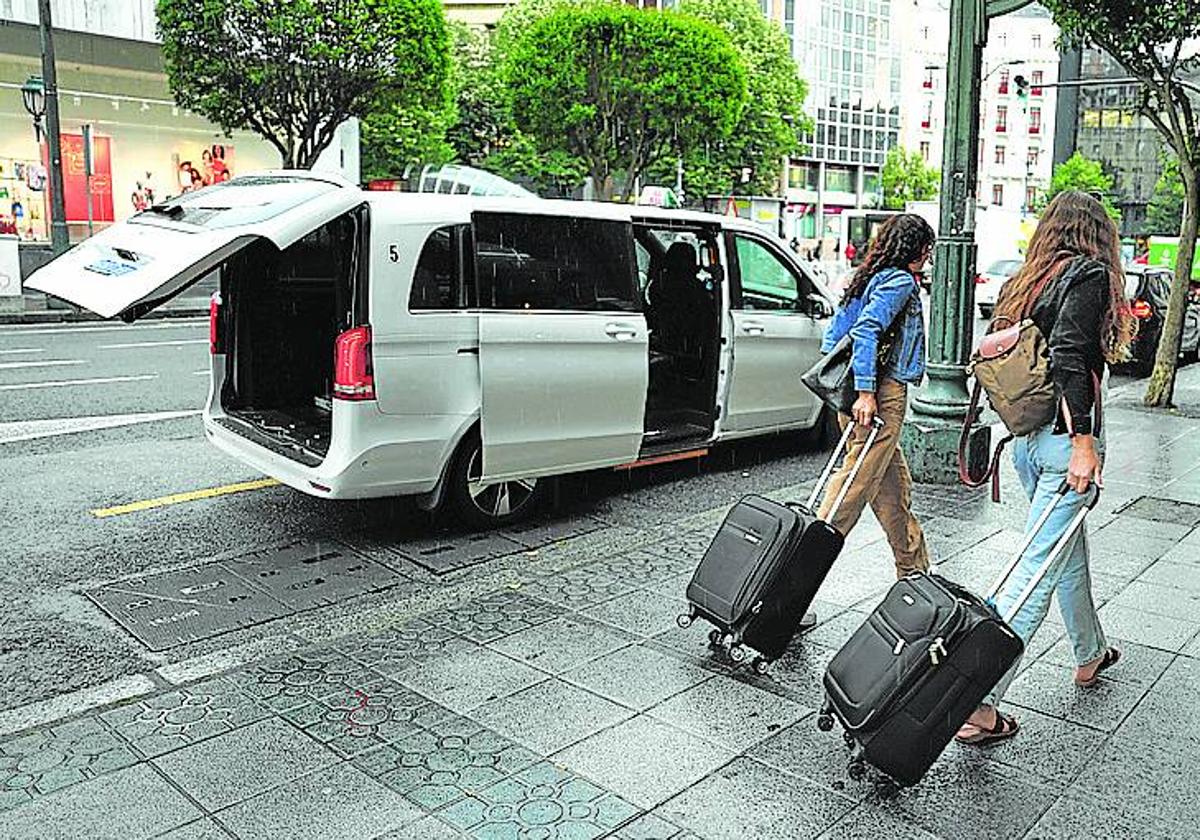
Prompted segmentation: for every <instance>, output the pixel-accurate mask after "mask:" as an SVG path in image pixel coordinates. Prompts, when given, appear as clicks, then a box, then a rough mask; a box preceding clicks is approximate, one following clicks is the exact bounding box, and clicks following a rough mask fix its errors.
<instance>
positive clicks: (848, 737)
mask: <svg viewBox="0 0 1200 840" xmlns="http://www.w3.org/2000/svg"><path fill="white" fill-rule="evenodd" d="M842 740H843V741H845V742H846V746H847V747H853V746H854V744H855V743H856V741H855V740H854V736H853V735H851V734H850V733H849V732H843V733H842Z"/></svg>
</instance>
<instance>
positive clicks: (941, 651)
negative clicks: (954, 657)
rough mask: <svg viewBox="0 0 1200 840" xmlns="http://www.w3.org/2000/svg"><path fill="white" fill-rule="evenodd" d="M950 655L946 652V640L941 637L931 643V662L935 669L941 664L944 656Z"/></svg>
mask: <svg viewBox="0 0 1200 840" xmlns="http://www.w3.org/2000/svg"><path fill="white" fill-rule="evenodd" d="M949 655H950V654H949V653H948V652H947V651H946V640H945V639H943V638H942V637H941V636H938V637H937V638H936V639H934V640H933V641H932V642H931V643H930V645H929V661H930V662H932V663H933V667H935V668H936V667H937V666H938V665H939V664H940V663H941V661H942V657H943V656H949Z"/></svg>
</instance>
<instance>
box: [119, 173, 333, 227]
mask: <svg viewBox="0 0 1200 840" xmlns="http://www.w3.org/2000/svg"><path fill="white" fill-rule="evenodd" d="M337 189H341V187H339V186H338V185H337V184H334V183H331V182H329V181H317V180H313V179H311V178H295V177H289V176H286V175H251V176H243V177H240V178H234V179H233V180H232V181H225V182H224V183H220V184H214V185H213V186H211V187H205V188H204V189H201V190H196V191H195V192H188V193H184V194H183V195H180V196H177V197H176V198H172V199H170V200H168V201H166V202H163V203H162V204H156V205H154V206H153V207H151V208H150V209H149V210H144V211H142V212H141V213H138V214H137V215H136V216H134V217H133V218H132V219H130V221H131V222H133V223H135V224H147V225H161V224H172V223H183V224H185V225H192V226H195V227H198V228H205V229H208V230H219V229H221V228H230V227H240V226H242V225H254V224H258V223H261V222H265V221H267V220H269V219H273V218H275V217H276V216H279V215H281V214H283V213H286V212H287V211H289V210H291V209H293V208H294V207H298V206H299V205H301V204H303V203H304V202H306V201H310V200H312V199H314V198H317V197H319V196H321V195H324V194H326V193H329V192H332V191H333V190H337Z"/></svg>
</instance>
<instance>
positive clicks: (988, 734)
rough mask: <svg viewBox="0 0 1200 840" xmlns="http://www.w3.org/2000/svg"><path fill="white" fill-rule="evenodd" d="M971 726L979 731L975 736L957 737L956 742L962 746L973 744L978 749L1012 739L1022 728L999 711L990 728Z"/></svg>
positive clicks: (1009, 716) (1014, 720)
mask: <svg viewBox="0 0 1200 840" xmlns="http://www.w3.org/2000/svg"><path fill="white" fill-rule="evenodd" d="M969 725H970V726H972V727H974V728H975V729H976V730H978V731H977V732H976V733H975V734H974V735H965V736H964V735H955V736H954V740H955V741H958V743H960V744H971V745H974V746H977V747H982V746H984V745H985V744H994V743H995V742H997V741H1003V740H1005V739H1007V738H1011V737H1012V736H1014V735H1016V734H1017V732H1018V730H1020V728H1021V727H1020V726H1018V725H1017V721H1016V718H1014V717H1012V716H1011V715H1005V714H1001V713H1000V711H999V710H997V711H996V722H995V723H994V724H993V725H992V726H991V727H990V728H984V727H982V726H976V725H975V724H973V723H972V724H969Z"/></svg>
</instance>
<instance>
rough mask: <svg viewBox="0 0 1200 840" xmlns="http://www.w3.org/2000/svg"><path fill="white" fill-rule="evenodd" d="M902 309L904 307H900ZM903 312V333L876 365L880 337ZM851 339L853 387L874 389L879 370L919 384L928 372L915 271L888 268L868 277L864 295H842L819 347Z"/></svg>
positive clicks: (831, 346) (865, 389) (898, 335)
mask: <svg viewBox="0 0 1200 840" xmlns="http://www.w3.org/2000/svg"><path fill="white" fill-rule="evenodd" d="M901 310H904V311H903V313H901ZM897 317H898V318H899V333H898V334H897V336H896V341H895V342H894V343H893V344H892V350H891V352H890V353H888V356H887V358H886V359H884V360H883V370H878V371H877V370H876V369H875V356H876V353H877V348H878V346H879V338H880V336H881V335H883V333H884V332H885V331H886V330H887V328H888V327H889V326H891V324H892V322H893V320H895V319H896V318H897ZM847 333H848V334H849V335H850V340H851V342H852V344H853V348H854V349H853V353H852V355H851V360H850V366H851V368H852V369H853V370H854V387H855V388H856V389H857V390H859V391H874V390H875V389H876V387H877V386H878V384H879V382H878V380H879V377H880V376H888V377H890V378H892V379H895V380H896V381H897V382H905V383H908V384H911V385H917V384H920V382H921V380H922V379H924V378H925V319H924V316H923V314H922V309H921V295H920V292H919V287H918V286H917V283H916V281H915V280H914V279H913V276H912V275H911V274H909V273H908V272H907V271H902V270H901V269H898V268H885V269H884V270H883V271H880V272H879V273H878V274H876V275H875V276H874V277H872V278H871V279H870V281H869V282H868V283H867V288H866V290H865V291H864V292H863V294H862V295H861V296H860V297H857V298H852V299H849V300H844V301H842V305H841V306H840V307H838V311H837V312H836V313H835V314H834V316H833V321H832V322H831V323H830V325H829V329H827V330H826V331H825V338H824V340H822V342H821V352H822V353H828V352H829V351H830V350H832V349H833V347H834V345H836V344H837V343H838V342H839V341H841V340H842V338H843V336H845V335H846V334H847Z"/></svg>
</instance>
